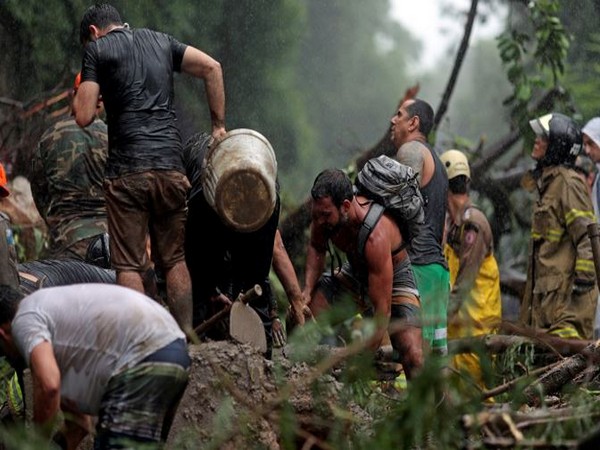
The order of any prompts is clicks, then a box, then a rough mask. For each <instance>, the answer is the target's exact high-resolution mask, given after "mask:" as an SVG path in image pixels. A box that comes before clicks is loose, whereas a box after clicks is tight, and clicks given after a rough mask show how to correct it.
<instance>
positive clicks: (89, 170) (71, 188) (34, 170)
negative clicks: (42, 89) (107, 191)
mask: <svg viewBox="0 0 600 450" xmlns="http://www.w3.org/2000/svg"><path fill="white" fill-rule="evenodd" d="M107 153H108V135H107V130H106V125H105V124H104V122H102V121H101V120H100V119H96V120H95V121H94V122H93V123H92V125H90V126H89V127H88V128H86V129H85V130H83V129H81V128H80V127H79V126H78V125H77V124H76V123H75V120H74V119H73V118H66V119H64V120H60V121H59V122H57V123H56V124H54V125H53V126H52V127H50V128H49V129H48V130H46V132H45V133H44V134H43V135H42V138H41V139H40V142H39V144H38V147H37V150H36V153H35V155H34V158H33V161H32V167H31V176H30V178H31V179H33V180H35V181H36V182H35V183H32V185H31V188H32V192H33V197H34V200H35V204H36V207H37V209H38V211H39V212H40V214H41V215H42V217H43V218H44V220H45V221H46V223H47V224H48V228H49V230H50V233H51V237H52V244H51V245H52V246H53V247H54V246H56V247H57V248H58V247H68V246H70V245H72V244H73V243H75V242H77V241H79V240H81V239H86V238H90V237H92V236H96V235H98V234H102V233H105V232H107V224H106V204H105V201H104V192H103V188H102V183H103V180H104V166H105V164H106V157H107Z"/></svg>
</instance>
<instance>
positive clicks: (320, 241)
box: [304, 169, 423, 379]
mask: <svg viewBox="0 0 600 450" xmlns="http://www.w3.org/2000/svg"><path fill="white" fill-rule="evenodd" d="M311 195H312V223H311V227H310V242H309V245H308V250H307V254H306V271H305V276H306V279H305V286H304V293H305V298H310V299H311V300H310V303H309V305H308V306H309V307H310V309H311V311H312V313H313V314H314V315H315V316H318V315H319V314H320V313H321V312H323V311H324V310H325V309H327V308H329V305H330V303H332V302H335V301H339V300H341V299H342V298H343V296H344V295H349V296H350V297H352V298H353V299H355V301H356V302H357V303H358V309H359V310H360V312H363V313H367V314H368V313H372V314H373V315H374V317H375V320H376V321H377V323H378V327H377V332H376V335H375V336H374V339H373V341H372V342H373V350H377V349H378V348H379V346H380V345H381V343H382V340H383V338H384V336H385V332H386V329H387V327H388V324H389V323H390V318H391V319H392V320H402V321H403V322H404V326H403V327H401V329H400V330H393V332H392V333H391V335H390V340H391V342H392V346H393V347H394V349H395V350H396V351H397V352H398V353H399V354H400V362H401V363H402V366H403V368H404V371H405V373H406V377H407V378H408V379H410V378H412V377H413V376H414V375H415V374H416V372H417V371H418V369H420V368H421V366H422V365H423V349H422V338H421V329H420V327H419V326H420V325H419V322H420V320H419V318H420V312H421V304H420V301H419V294H418V291H417V287H416V284H415V280H414V278H413V273H412V269H411V266H410V260H409V259H408V255H407V253H406V250H405V249H404V246H403V245H402V244H403V238H402V234H401V233H400V229H399V228H398V225H397V224H396V222H395V221H394V219H393V218H391V217H390V216H389V215H388V214H387V213H383V214H382V215H381V216H380V218H379V220H378V221H377V222H376V223H375V225H374V226H373V227H372V231H371V232H370V234H369V236H368V237H367V239H366V242H365V244H364V251H363V252H361V251H360V249H359V248H358V247H359V245H358V242H359V231H360V230H361V226H362V223H363V221H365V218H366V216H367V215H368V214H369V212H370V211H371V206H372V205H373V204H374V203H373V202H372V201H370V200H368V199H367V198H366V197H363V196H361V195H356V196H355V195H354V193H353V188H352V182H351V181H350V179H349V178H348V176H347V175H346V174H345V173H344V172H342V171H341V170H339V169H327V170H325V171H323V172H321V173H320V174H319V175H318V176H317V178H316V179H315V182H314V185H313V188H312V190H311ZM329 240H331V242H332V243H333V244H334V245H335V246H336V247H337V248H339V249H340V250H342V251H343V252H345V253H346V255H347V257H348V262H346V263H345V264H344V265H343V266H342V267H341V270H336V271H335V273H333V274H332V273H326V274H324V275H323V276H321V274H322V273H323V270H324V269H325V256H326V249H327V245H328V241H329ZM363 294H366V295H363Z"/></svg>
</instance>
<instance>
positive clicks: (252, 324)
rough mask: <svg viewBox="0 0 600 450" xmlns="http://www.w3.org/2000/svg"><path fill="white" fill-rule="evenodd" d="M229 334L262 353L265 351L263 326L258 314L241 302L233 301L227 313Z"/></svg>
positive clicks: (265, 343)
mask: <svg viewBox="0 0 600 450" xmlns="http://www.w3.org/2000/svg"><path fill="white" fill-rule="evenodd" d="M229 334H230V335H231V337H232V338H233V339H235V340H236V341H238V342H241V343H243V344H250V345H252V346H253V347H256V348H258V349H259V350H260V351H261V352H262V353H265V352H266V351H267V337H266V335H265V328H264V326H263V323H262V320H260V317H259V315H258V314H257V313H256V311H254V310H253V309H252V308H251V307H250V306H248V305H244V304H243V303H242V302H233V305H232V306H231V312H230V314H229Z"/></svg>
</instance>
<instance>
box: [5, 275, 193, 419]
mask: <svg viewBox="0 0 600 450" xmlns="http://www.w3.org/2000/svg"><path fill="white" fill-rule="evenodd" d="M12 324H13V325H12V329H13V335H14V337H15V342H16V343H17V346H18V347H19V350H20V352H21V354H22V355H30V354H31V351H32V349H33V348H34V347H35V346H36V345H37V344H39V343H40V342H42V341H43V340H47V341H49V342H50V343H51V344H52V348H53V351H54V355H55V357H56V361H57V363H58V366H59V368H60V369H61V378H62V383H61V384H62V395H63V396H65V397H66V398H68V399H77V400H79V402H80V404H79V409H80V410H81V411H82V412H88V413H94V412H95V411H94V409H95V408H97V407H98V405H99V401H100V395H101V394H102V392H103V389H104V387H105V386H106V383H107V382H108V379H109V378H110V377H111V376H112V375H114V374H115V373H116V372H117V371H119V370H121V369H124V368H128V367H132V366H133V365H135V364H137V363H138V362H140V361H141V360H142V359H143V358H145V357H146V356H148V355H150V354H151V353H153V352H155V351H157V350H158V349H160V348H162V347H164V346H165V345H167V344H169V343H170V342H172V341H174V340H175V339H178V338H183V337H184V335H183V333H182V332H181V330H180V329H179V327H178V326H177V324H176V322H175V320H174V319H173V318H172V317H171V315H170V314H169V313H168V312H167V311H166V310H165V309H164V308H163V307H162V306H161V305H159V304H158V303H156V302H154V301H153V300H151V299H150V298H148V297H146V296H144V295H142V294H140V293H138V292H135V291H133V290H131V289H127V288H123V287H121V286H116V285H110V284H79V285H71V286H62V287H53V288H46V289H41V290H39V291H36V292H35V293H33V294H31V295H30V296H28V297H26V298H25V299H24V300H23V301H22V303H21V305H20V306H19V309H18V312H17V315H16V316H15V319H14V320H13V323H12ZM27 359H28V357H27Z"/></svg>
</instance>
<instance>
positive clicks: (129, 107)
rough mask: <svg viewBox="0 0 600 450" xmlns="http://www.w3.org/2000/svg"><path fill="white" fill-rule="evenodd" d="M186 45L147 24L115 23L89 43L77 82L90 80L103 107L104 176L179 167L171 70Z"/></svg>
mask: <svg viewBox="0 0 600 450" xmlns="http://www.w3.org/2000/svg"><path fill="white" fill-rule="evenodd" d="M185 49H186V45H184V44H181V43H180V42H178V41H176V40H175V39H173V38H172V37H171V36H169V35H166V34H163V33H159V32H156V31H152V30H147V29H136V30H129V29H126V28H118V29H115V30H112V31H111V32H110V33H108V34H106V35H105V36H103V37H101V38H100V39H98V40H96V41H93V42H90V43H88V45H87V46H86V52H85V56H84V61H83V71H82V81H84V82H85V81H95V82H97V83H98V84H99V85H100V92H101V94H102V98H103V100H104V104H105V107H106V112H107V119H108V129H109V147H110V150H109V160H108V164H107V172H106V175H107V176H108V177H116V176H120V175H124V174H127V173H135V172H142V171H146V170H153V169H161V170H172V169H175V170H178V171H180V172H184V169H183V165H182V161H181V138H180V135H179V131H178V129H177V126H176V116H175V111H174V109H173V96H174V91H173V71H180V70H181V62H182V60H183V54H184V52H185Z"/></svg>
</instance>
